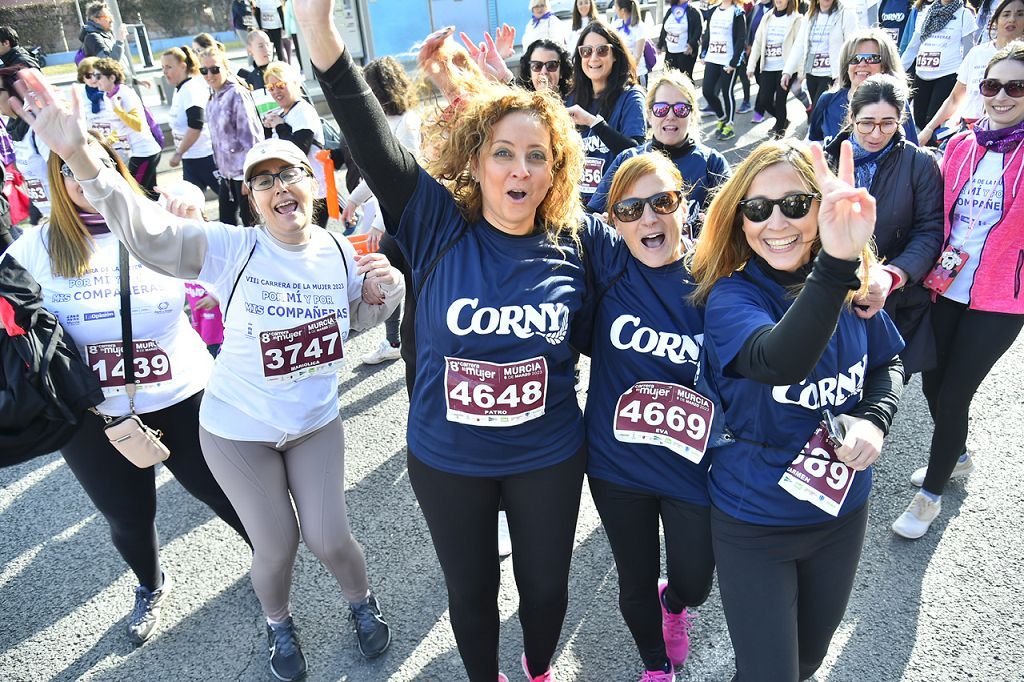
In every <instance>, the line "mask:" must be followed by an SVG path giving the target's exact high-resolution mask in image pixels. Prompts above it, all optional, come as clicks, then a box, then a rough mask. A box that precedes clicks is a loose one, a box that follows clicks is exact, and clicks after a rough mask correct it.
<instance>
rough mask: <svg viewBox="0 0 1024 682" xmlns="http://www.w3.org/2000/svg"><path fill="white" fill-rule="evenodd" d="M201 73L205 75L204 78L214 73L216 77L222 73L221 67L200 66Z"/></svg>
mask: <svg viewBox="0 0 1024 682" xmlns="http://www.w3.org/2000/svg"><path fill="white" fill-rule="evenodd" d="M199 73H200V74H201V75H203V76H205V75H206V74H208V73H212V74H213V75H214V76H216V75H217V74H218V73H220V67H219V66H200V67H199Z"/></svg>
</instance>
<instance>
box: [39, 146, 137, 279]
mask: <svg viewBox="0 0 1024 682" xmlns="http://www.w3.org/2000/svg"><path fill="white" fill-rule="evenodd" d="M89 134H90V135H92V137H93V138H94V139H95V141H96V143H97V144H99V146H100V147H102V148H103V153H104V154H106V155H107V157H108V158H110V160H111V161H113V162H114V168H115V169H116V170H117V172H118V173H120V174H121V177H123V178H124V179H125V181H126V182H127V183H128V185H129V186H130V187H131V188H132V190H133V191H135V192H137V193H139V194H143V191H142V188H141V187H139V184H138V183H137V182H136V181H135V178H133V177H132V174H131V173H129V172H128V167H127V166H125V165H124V162H123V161H121V158H120V157H119V156H118V155H117V154H116V153H115V152H114V150H113V149H111V148H110V146H109V145H108V144H107V143H106V142H104V141H103V140H101V139H100V136H99V135H98V134H97V133H96V132H94V131H91V130H90V131H89ZM90 144H91V142H90ZM63 165H64V161H63V159H61V158H60V157H59V156H57V155H56V154H55V153H54V152H50V158H49V159H47V161H46V175H47V179H48V180H49V181H50V219H49V222H48V223H47V251H48V252H49V255H50V271H51V272H52V273H53V274H54V276H55V277H64V278H67V279H74V278H76V277H81V276H82V275H84V274H85V273H86V271H88V269H89V258H90V257H91V256H92V252H93V247H94V246H95V243H96V242H95V240H94V239H93V237H92V235H91V234H89V230H88V229H86V227H85V223H83V222H82V219H81V217H79V215H78V207H77V206H75V202H73V201H72V200H71V196H70V195H69V194H68V190H67V188H66V187H65V186H64V176H63V175H61V173H60V168H61V166H63Z"/></svg>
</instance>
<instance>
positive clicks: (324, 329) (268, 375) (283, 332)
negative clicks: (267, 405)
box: [260, 313, 343, 384]
mask: <svg viewBox="0 0 1024 682" xmlns="http://www.w3.org/2000/svg"><path fill="white" fill-rule="evenodd" d="M260 352H261V353H262V356H263V377H264V379H265V380H266V382H267V383H268V384H273V383H279V382H283V381H298V380H299V379H304V378H306V377H308V376H312V375H314V374H326V373H329V372H333V371H335V369H336V368H337V367H338V365H340V364H341V362H342V358H343V352H342V348H341V330H340V329H338V319H337V317H336V316H335V315H334V314H333V313H332V314H330V315H328V316H327V317H321V318H320V319H319V320H314V321H313V322H306V323H304V324H300V325H298V326H297V327H292V328H291V329H274V330H270V331H265V332H260Z"/></svg>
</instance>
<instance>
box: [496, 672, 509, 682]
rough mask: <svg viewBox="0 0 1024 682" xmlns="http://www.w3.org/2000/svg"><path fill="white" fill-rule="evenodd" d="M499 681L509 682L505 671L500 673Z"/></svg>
mask: <svg viewBox="0 0 1024 682" xmlns="http://www.w3.org/2000/svg"><path fill="white" fill-rule="evenodd" d="M498 682H508V678H507V677H505V673H498Z"/></svg>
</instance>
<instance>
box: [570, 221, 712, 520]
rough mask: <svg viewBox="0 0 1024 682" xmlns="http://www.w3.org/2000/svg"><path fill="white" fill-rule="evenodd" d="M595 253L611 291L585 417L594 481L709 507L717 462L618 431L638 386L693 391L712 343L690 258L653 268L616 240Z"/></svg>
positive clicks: (600, 309) (598, 327)
mask: <svg viewBox="0 0 1024 682" xmlns="http://www.w3.org/2000/svg"><path fill="white" fill-rule="evenodd" d="M593 251H594V255H593V258H594V261H595V277H596V280H597V287H596V288H597V291H598V292H601V291H603V292H604V293H603V295H601V297H600V301H599V303H598V305H597V311H596V316H595V321H594V336H593V345H592V349H593V350H592V355H591V369H590V392H589V393H588V395H587V410H586V414H585V416H584V421H585V423H586V428H587V447H588V450H589V460H588V465H587V475H588V476H590V477H591V478H598V479H601V480H604V481H609V482H611V483H615V484H617V485H621V486H624V487H627V488H632V489H636V490H642V491H645V492H650V493H654V494H657V495H664V496H666V497H670V498H673V499H677V500H683V501H686V502H690V503H692V504H698V505H701V506H707V504H708V492H707V483H708V479H707V472H708V463H709V461H710V459H711V458H710V457H708V456H707V455H705V457H704V459H703V460H702V461H701V462H700V464H694V463H692V462H690V461H689V460H687V459H685V458H684V457H683V456H682V455H679V454H677V453H675V452H673V451H672V450H671V449H669V448H668V447H665V446H664V445H655V444H652V443H638V442H623V441H620V440H618V439H617V438H616V436H615V432H614V431H615V429H614V425H615V419H616V410H617V408H618V406H619V397H620V396H622V395H623V394H624V393H626V392H627V391H629V390H630V389H631V388H632V387H633V386H634V385H635V384H637V383H638V382H651V381H654V382H664V383H668V384H680V385H683V386H687V387H689V388H693V385H694V378H695V376H696V373H697V367H698V361H699V355H700V346H701V344H702V343H703V341H704V333H703V327H704V322H703V319H702V318H703V313H702V311H701V310H699V309H698V308H696V307H694V306H693V305H692V304H690V303H689V301H688V297H689V295H690V293H691V292H692V291H693V283H692V281H691V280H690V279H689V277H688V275H687V273H686V270H685V268H684V267H683V262H682V260H679V261H676V262H675V263H672V264H670V265H666V266H664V267H661V268H650V267H647V266H646V265H644V264H643V263H641V262H640V261H638V260H637V259H635V258H633V256H632V255H631V254H630V253H629V249H628V248H627V247H626V245H625V243H623V241H622V240H621V239H619V238H618V237H617V236H615V235H609V236H608V238H606V239H605V240H604V243H603V244H600V243H599V244H597V245H595V248H594V249H593ZM609 279H612V280H613V281H611V282H609V281H608V280H609ZM609 285H610V286H609ZM624 405H626V406H628V402H625V401H624Z"/></svg>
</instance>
